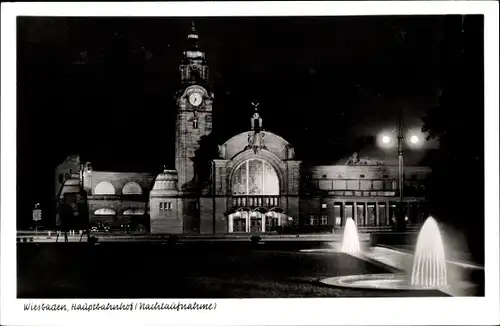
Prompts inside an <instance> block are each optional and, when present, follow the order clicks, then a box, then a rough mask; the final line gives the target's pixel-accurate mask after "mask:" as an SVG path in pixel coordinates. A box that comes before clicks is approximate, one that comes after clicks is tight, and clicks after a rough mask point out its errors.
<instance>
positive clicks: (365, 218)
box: [363, 201, 369, 226]
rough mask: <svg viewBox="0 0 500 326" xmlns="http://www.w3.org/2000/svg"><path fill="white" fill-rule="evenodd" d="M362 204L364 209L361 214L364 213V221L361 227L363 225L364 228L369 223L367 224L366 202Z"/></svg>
mask: <svg viewBox="0 0 500 326" xmlns="http://www.w3.org/2000/svg"><path fill="white" fill-rule="evenodd" d="M363 204H364V205H365V208H364V209H363V213H364V214H363V215H364V216H363V219H364V221H363V225H365V226H366V225H368V224H369V223H368V202H366V201H365V202H364V203H363Z"/></svg>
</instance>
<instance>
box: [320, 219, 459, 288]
mask: <svg viewBox="0 0 500 326" xmlns="http://www.w3.org/2000/svg"><path fill="white" fill-rule="evenodd" d="M341 251H342V252H345V253H347V254H352V255H353V256H355V257H358V258H361V259H367V260H370V258H372V257H370V256H369V254H368V253H363V252H359V251H360V250H359V240H358V234H357V230H356V225H354V221H353V220H352V219H348V220H347V223H346V229H345V231H344V238H343V240H342V247H341ZM358 252H359V254H358ZM394 252H395V251H393V254H394ZM397 254H398V257H395V256H394V257H392V258H391V257H385V258H388V259H389V260H391V259H392V260H395V261H397V260H398V259H399V261H398V262H396V265H397V267H398V269H405V268H401V267H402V266H404V265H407V264H405V263H404V261H409V263H408V265H409V266H411V264H412V263H411V258H410V256H411V255H409V254H404V253H401V252H397ZM363 256H365V257H364V258H363ZM372 260H373V258H372ZM379 261H380V260H379ZM410 270H411V274H410V275H408V274H407V273H404V272H403V271H401V273H385V274H365V275H347V276H339V277H331V278H326V279H323V280H321V282H322V283H324V284H327V285H332V286H340V287H348V288H361V289H387V290H432V289H439V290H446V289H448V287H449V286H448V283H447V275H446V260H445V254H444V247H443V241H442V238H441V234H440V232H439V227H438V224H437V223H436V221H435V220H434V218H432V217H429V218H427V220H426V221H425V223H424V225H423V226H422V228H421V230H420V232H419V235H418V239H417V246H416V250H415V254H414V257H413V265H412V268H411V269H408V268H406V271H407V272H408V271H410ZM459 286H462V285H459Z"/></svg>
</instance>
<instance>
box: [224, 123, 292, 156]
mask: <svg viewBox="0 0 500 326" xmlns="http://www.w3.org/2000/svg"><path fill="white" fill-rule="evenodd" d="M260 133H261V134H263V135H264V138H263V140H264V143H265V146H266V148H267V150H268V151H269V152H271V153H273V154H275V155H276V156H277V157H278V158H280V159H281V160H286V159H289V158H290V157H288V155H287V153H288V152H289V151H290V150H291V149H293V147H292V146H291V145H290V143H289V142H287V141H286V140H285V139H283V137H281V136H279V135H276V134H274V133H272V132H270V131H265V130H262V131H260ZM250 134H253V131H252V130H250V131H245V132H242V133H240V134H238V135H235V136H233V137H231V138H230V139H229V140H227V141H226V142H225V143H224V144H223V145H222V146H224V151H223V153H221V155H220V156H221V158H223V159H227V160H230V159H232V158H234V157H235V156H236V155H238V154H239V153H241V152H242V151H244V150H245V148H246V147H247V146H248V144H249V135H250ZM290 155H291V154H290ZM294 155H295V154H293V157H294ZM291 156H292V155H291Z"/></svg>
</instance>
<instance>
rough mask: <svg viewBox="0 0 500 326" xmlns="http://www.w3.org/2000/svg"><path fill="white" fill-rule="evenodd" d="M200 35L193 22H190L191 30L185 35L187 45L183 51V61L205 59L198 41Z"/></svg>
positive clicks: (202, 60)
mask: <svg viewBox="0 0 500 326" xmlns="http://www.w3.org/2000/svg"><path fill="white" fill-rule="evenodd" d="M199 39H200V36H199V34H198V32H197V31H196V26H195V23H194V22H191V31H190V32H189V34H188V36H187V47H186V50H185V51H184V53H183V63H190V62H192V61H201V62H200V63H203V62H204V61H205V52H204V51H203V50H202V49H201V47H200V43H199Z"/></svg>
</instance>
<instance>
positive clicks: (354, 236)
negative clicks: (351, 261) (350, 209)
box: [340, 218, 360, 254]
mask: <svg viewBox="0 0 500 326" xmlns="http://www.w3.org/2000/svg"><path fill="white" fill-rule="evenodd" d="M340 250H341V251H342V252H343V253H346V254H357V253H359V252H360V249H359V237H358V229H357V228H356V223H354V220H353V219H352V218H348V219H347V220H346V223H345V228H344V235H343V237H342V245H341V247H340Z"/></svg>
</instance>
